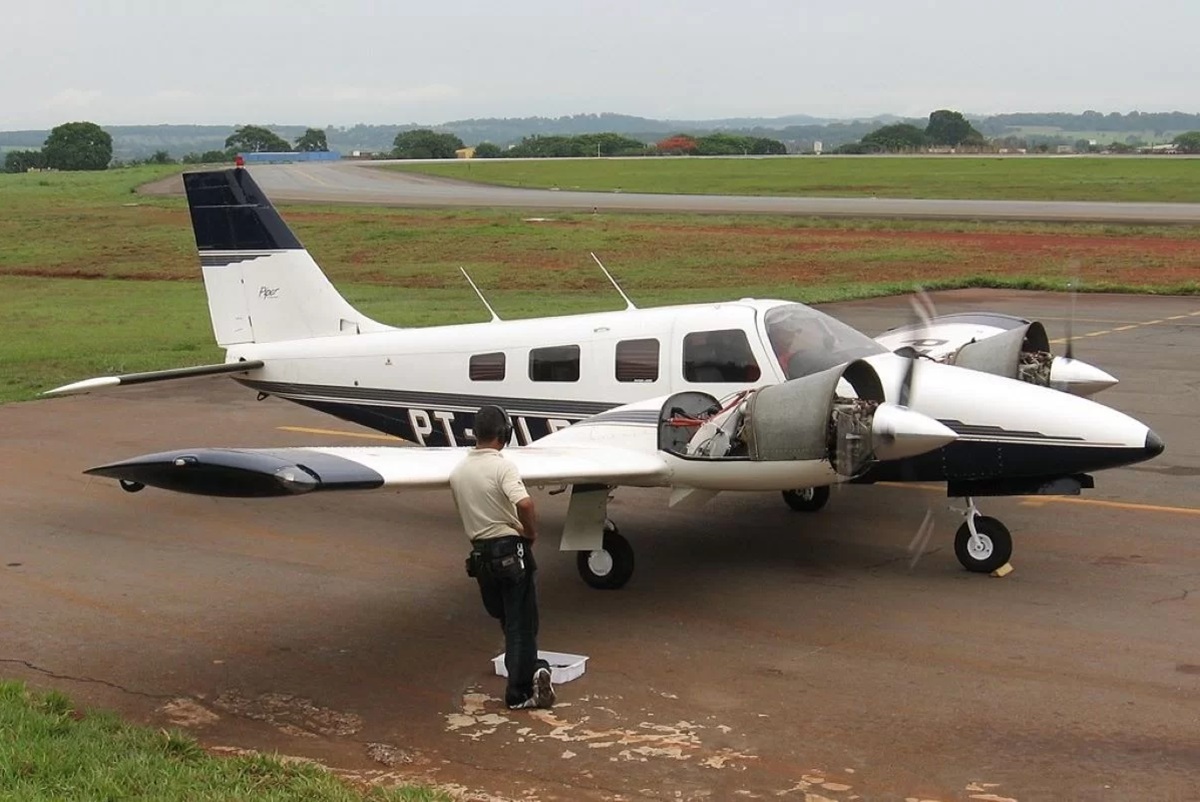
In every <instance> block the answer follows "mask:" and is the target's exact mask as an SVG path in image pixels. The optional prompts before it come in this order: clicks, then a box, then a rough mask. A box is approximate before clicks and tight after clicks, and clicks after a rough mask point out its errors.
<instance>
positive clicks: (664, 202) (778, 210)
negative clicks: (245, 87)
mask: <svg viewBox="0 0 1200 802" xmlns="http://www.w3.org/2000/svg"><path fill="white" fill-rule="evenodd" d="M382 164H386V162H369V163H368V162H353V161H340V162H326V163H320V162H314V163H309V164H272V165H254V166H252V167H249V168H247V169H249V170H251V172H252V173H253V175H254V178H255V180H256V181H257V182H258V183H259V184H260V185H261V186H262V188H263V190H264V191H266V192H267V193H268V195H269V196H270V197H271V198H272V199H274V200H292V201H311V202H319V203H326V202H336V203H371V204H379V205H393V206H433V207H446V206H475V207H518V208H528V209H544V210H574V211H593V210H595V211H597V212H617V211H625V212H635V211H636V212H693V213H695V212H700V213H711V214H781V215H806V216H821V217H864V218H869V217H892V218H910V219H921V220H1031V221H1044V222H1055V221H1057V222H1096V223H1138V224H1149V223H1176V224H1179V223H1182V224H1196V223H1200V203H1103V202H1081V201H997V200H918V199H904V198H817V197H794V198H793V197H759V196H740V195H653V194H638V193H628V194H626V193H613V192H572V191H554V190H542V189H519V188H511V187H497V186H487V185H484V184H473V183H468V182H464V181H454V180H450V179H442V178H434V177H431V176H425V175H419V174H417V173H402V172H397V171H394V170H384V169H380V165H382ZM175 183H176V184H178V183H179V182H178V179H176V181H175Z"/></svg>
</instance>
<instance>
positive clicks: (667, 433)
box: [658, 361, 955, 477]
mask: <svg viewBox="0 0 1200 802" xmlns="http://www.w3.org/2000/svg"><path fill="white" fill-rule="evenodd" d="M842 380H845V381H846V382H847V383H848V384H849V385H850V387H852V388H853V390H854V393H855V394H856V396H857V397H856V398H847V397H844V396H841V395H839V394H838V392H837V388H838V384H839V383H840V382H841V381H842ZM658 433H659V448H660V449H662V450H663V451H667V452H669V453H672V454H676V455H677V456H681V457H687V458H691V459H745V460H751V461H754V462H777V461H787V460H810V461H828V462H829V463H830V464H831V465H832V466H833V468H834V470H836V471H837V472H838V473H839V474H841V475H842V476H846V477H853V476H858V475H860V474H862V473H863V472H864V471H866V470H867V468H869V467H870V466H871V464H872V463H873V462H875V461H877V460H879V459H901V458H903V457H906V456H915V455H916V454H923V453H925V452H926V451H931V450H933V449H935V448H939V447H941V446H942V445H945V444H946V443H949V442H951V441H953V440H954V439H955V434H954V432H953V431H951V430H950V429H948V428H946V427H945V426H943V425H942V424H940V423H938V422H937V421H935V420H933V419H932V418H929V417H927V416H925V415H922V414H921V413H919V412H914V411H912V410H909V409H907V408H905V407H901V406H898V405H896V404H888V403H885V402H884V393H883V385H882V383H881V382H880V380H879V376H878V374H877V373H876V372H875V369H874V368H873V367H871V366H870V365H869V364H868V363H866V362H862V361H855V362H850V363H847V364H845V365H838V366H836V367H833V368H830V369H828V370H825V371H821V372H820V373H814V374H811V375H809V376H804V377H802V378H799V379H792V380H791V381H787V382H784V383H782V384H776V385H772V386H769V387H762V388H759V389H755V390H746V391H744V392H742V393H739V394H738V395H736V396H733V397H732V398H731V399H730V400H729V401H728V402H727V403H725V404H722V403H721V402H719V401H717V399H716V398H714V397H713V396H711V395H708V394H707V393H699V392H685V393H676V394H675V395H673V396H671V397H670V398H668V399H667V401H666V403H665V404H663V407H662V411H661V413H660V415H659V428H658Z"/></svg>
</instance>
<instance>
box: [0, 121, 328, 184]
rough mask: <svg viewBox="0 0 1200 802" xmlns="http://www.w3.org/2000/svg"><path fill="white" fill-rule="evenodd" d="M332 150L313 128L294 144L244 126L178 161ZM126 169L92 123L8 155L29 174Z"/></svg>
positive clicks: (157, 159) (64, 128) (7, 165)
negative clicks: (217, 146) (219, 145)
mask: <svg viewBox="0 0 1200 802" xmlns="http://www.w3.org/2000/svg"><path fill="white" fill-rule="evenodd" d="M293 150H295V151H298V152H313V151H328V150H329V143H328V140H327V139H326V136H325V132H324V131H323V130H321V129H320V128H308V129H306V130H305V131H304V133H303V134H301V135H300V136H298V137H297V138H296V141H295V145H294V147H293V143H291V142H288V141H287V140H286V139H284V138H283V137H281V136H279V135H278V134H276V133H275V132H273V131H271V130H270V129H269V128H265V127H263V126H258V125H242V126H238V127H237V128H235V129H234V132H233V133H232V134H230V135H229V136H228V137H227V138H226V139H225V149H224V150H209V151H205V152H203V153H194V152H193V153H188V154H186V155H185V156H183V157H182V158H181V159H180V160H179V161H181V162H182V163H184V164H207V163H212V162H224V161H231V160H232V159H233V158H234V156H235V155H236V154H238V153H260V152H264V151H267V152H273V153H289V152H292V151H293ZM175 163H176V160H175V159H173V158H172V157H171V154H170V153H168V152H167V151H165V150H158V151H155V152H154V153H153V155H151V156H149V157H148V158H146V159H144V160H132V161H130V162H126V164H175ZM109 166H121V165H120V164H118V163H114V162H113V140H112V136H111V135H110V134H109V133H108V132H107V131H105V130H104V129H103V128H101V127H100V126H99V125H96V123H93V122H87V121H81V122H70V123H63V124H62V125H60V126H57V127H55V128H53V129H51V131H50V134H49V135H48V136H47V137H46V140H45V142H43V143H42V147H41V149H40V150H32V149H30V150H10V151H9V152H8V153H6V154H5V156H4V171H5V172H7V173H24V172H28V171H29V170H106V169H108V167H109Z"/></svg>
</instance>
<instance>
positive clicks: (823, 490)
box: [782, 486, 829, 512]
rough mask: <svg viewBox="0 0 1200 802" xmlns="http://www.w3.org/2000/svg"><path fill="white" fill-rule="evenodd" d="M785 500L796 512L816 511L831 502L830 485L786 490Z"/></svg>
mask: <svg viewBox="0 0 1200 802" xmlns="http://www.w3.org/2000/svg"><path fill="white" fill-rule="evenodd" d="M782 494H783V500H784V502H785V503H786V504H787V505H788V506H789V507H791V508H792V509H793V510H795V511H796V512H816V511H817V510H819V509H821V508H822V507H824V506H825V505H826V504H828V503H829V487H828V486H825V487H806V488H804V489H803V490H784V491H783V493H782Z"/></svg>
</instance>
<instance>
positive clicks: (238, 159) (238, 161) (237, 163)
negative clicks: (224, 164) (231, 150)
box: [233, 153, 246, 167]
mask: <svg viewBox="0 0 1200 802" xmlns="http://www.w3.org/2000/svg"><path fill="white" fill-rule="evenodd" d="M233 166H234V167H245V166H246V160H245V159H243V158H242V154H240V153H239V154H238V155H236V156H234V157H233Z"/></svg>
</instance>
